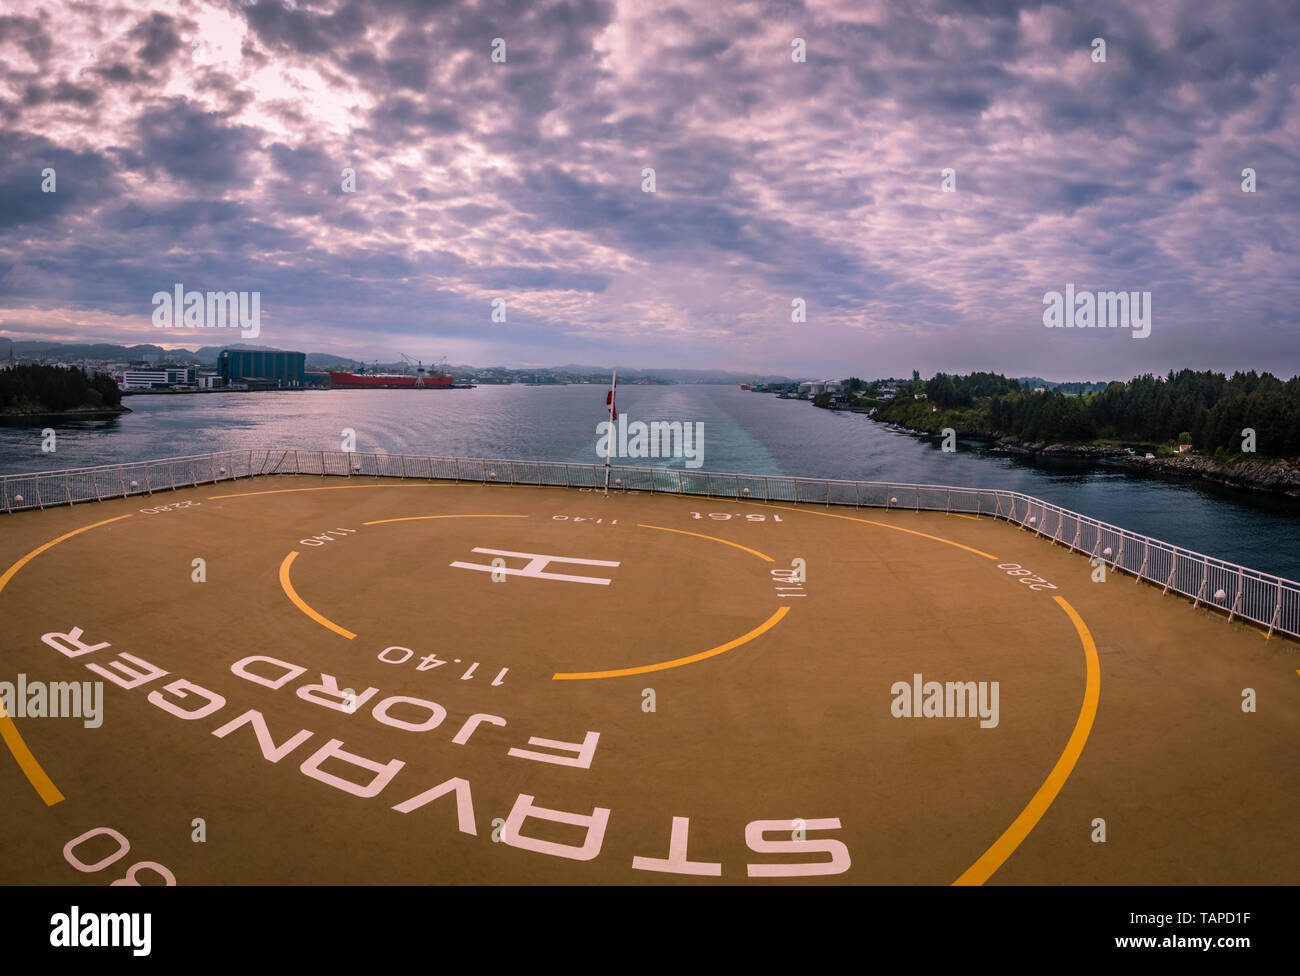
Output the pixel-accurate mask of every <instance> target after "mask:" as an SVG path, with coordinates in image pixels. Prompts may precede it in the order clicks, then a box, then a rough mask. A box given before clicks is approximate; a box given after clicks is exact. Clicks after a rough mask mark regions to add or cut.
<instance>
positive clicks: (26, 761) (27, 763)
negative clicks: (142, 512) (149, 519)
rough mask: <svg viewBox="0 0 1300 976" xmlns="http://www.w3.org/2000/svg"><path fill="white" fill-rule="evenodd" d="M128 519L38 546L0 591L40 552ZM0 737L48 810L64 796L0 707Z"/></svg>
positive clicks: (13, 568)
mask: <svg viewBox="0 0 1300 976" xmlns="http://www.w3.org/2000/svg"><path fill="white" fill-rule="evenodd" d="M129 518H131V514H127V515H119V516H117V517H116V518H111V519H104V521H102V522H94V523H92V524H90V525H83V526H82V527H81V528H79V529H73V530H72V531H71V532H65V533H64V534H63V535H61V536H59V537H58V538H57V539H52V540H50V541H49V542H47V543H45V545H43V546H37V547H36V548H35V549H33V550H32V551H31V552H29V553H28V554H27V555H25V556H22V557H21V558H19V559H18V561H17V562H15V563H14V564H13V565H12V566H10V567H9V568H8V569H6V570H5V572H4V575H3V576H0V592H3V591H4V588H5V587H6V586H8V585H9V581H10V580H11V579H13V578H14V577H15V576H16V575H18V570H20V569H22V568H23V567H24V566H26V565H27V564H28V563H29V562H31V561H32V560H33V559H35V558H36V557H37V556H39V555H40V554H41V553H43V552H45V550H47V549H53V548H54V547H55V546H57V545H58V544H59V543H60V542H63V541H64V540H65V539H71V538H72V537H73V536H74V535H80V534H81V533H82V532H88V531H90V530H91V529H97V528H99V527H100V526H101V525H108V524H109V523H110V522H120V521H121V520H122V519H129ZM0 738H3V739H4V740H5V745H6V746H8V747H9V752H10V753H12V754H13V757H14V760H15V761H16V762H17V763H18V768H19V769H21V770H22V771H23V775H24V776H26V777H27V782H29V783H31V784H32V786H33V787H34V788H35V790H36V792H37V793H39V794H40V797H41V799H42V800H44V801H45V805H46V806H47V807H52V806H54V804H56V803H58V802H59V801H61V800H62V799H63V798H64V797H63V794H62V793H60V792H59V788H58V787H57V786H55V785H54V782H53V781H52V780H51V779H50V778H49V776H47V775H46V774H45V770H43V769H42V768H41V764H40V763H39V762H37V761H36V757H35V756H33V755H32V751H31V750H30V749H28V748H27V743H26V742H24V741H23V737H22V736H21V735H19V734H18V726H16V725H14V720H13V719H12V718H10V717H9V715H8V714H7V713H6V712H5V710H4V706H3V705H0Z"/></svg>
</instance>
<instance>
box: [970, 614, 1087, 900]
mask: <svg viewBox="0 0 1300 976" xmlns="http://www.w3.org/2000/svg"><path fill="white" fill-rule="evenodd" d="M1052 599H1053V600H1055V601H1056V602H1057V603H1058V604H1060V607H1061V609H1062V610H1064V611H1065V612H1066V614H1067V615H1068V616H1069V618H1070V622H1071V623H1073V624H1074V629H1075V630H1076V631H1078V633H1079V640H1080V641H1081V642H1082V644H1083V656H1084V661H1085V662H1086V666H1087V671H1088V679H1087V684H1086V685H1085V686H1084V689H1083V705H1082V707H1081V708H1080V709H1079V717H1078V719H1077V720H1076V721H1075V723H1074V731H1073V732H1071V733H1070V740H1069V741H1068V742H1067V743H1066V744H1065V751H1064V752H1062V753H1061V757H1060V758H1059V759H1057V760H1056V765H1055V766H1053V767H1052V771H1051V772H1050V773H1048V774H1047V779H1045V780H1044V781H1043V785H1042V786H1040V787H1039V788H1038V792H1037V793H1035V794H1034V795H1033V797H1032V798H1031V799H1030V801H1029V803H1027V804H1026V805H1025V808H1024V809H1023V810H1021V811H1020V816H1018V817H1016V819H1015V820H1013V821H1011V826H1010V827H1008V828H1007V829H1006V830H1004V831H1003V832H1002V836H1001V837H999V838H998V839H997V840H995V841H994V842H993V846H992V847H990V848H989V849H988V850H987V851H985V852H984V853H983V854H981V855H980V858H979V860H978V861H976V862H975V863H974V864H972V865H971V866H970V867H968V868H967V869H966V870H965V872H963V873H962V876H961V877H960V878H958V879H957V880H956V881H954V882H953V884H954V885H982V884H983V883H984V882H986V881H987V880H988V879H989V878H990V877H992V876H993V872H994V871H996V870H997V869H998V868H1000V867H1002V865H1003V864H1004V863H1005V862H1006V860H1007V858H1009V857H1010V856H1011V855H1012V854H1013V853H1014V852H1015V850H1016V848H1017V847H1019V846H1020V843H1021V841H1023V840H1024V839H1025V838H1026V837H1028V836H1029V832H1030V831H1031V830H1033V829H1034V827H1035V826H1037V824H1038V821H1039V820H1041V819H1042V817H1043V814H1045V813H1046V812H1047V808H1048V807H1050V806H1051V805H1052V801H1053V800H1055V799H1056V795H1057V794H1058V793H1060V792H1061V787H1062V786H1064V785H1065V781H1066V780H1067V779H1069V778H1070V773H1071V772H1073V770H1074V764H1075V763H1077V762H1078V761H1079V756H1081V755H1082V754H1083V747H1084V746H1085V745H1086V744H1087V742H1088V734H1089V733H1090V732H1091V731H1092V723H1093V720H1094V719H1095V718H1096V717H1097V703H1098V701H1099V700H1100V698H1101V662H1100V660H1098V658H1097V645H1096V644H1095V643H1093V640H1092V634H1091V633H1089V631H1088V625H1087V624H1085V623H1084V622H1083V618H1082V617H1080V616H1079V614H1078V613H1077V612H1076V611H1075V609H1074V607H1072V606H1070V604H1069V603H1067V602H1066V600H1065V598H1064V597H1060V596H1054V597H1052Z"/></svg>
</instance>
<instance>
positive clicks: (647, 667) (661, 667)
mask: <svg viewBox="0 0 1300 976" xmlns="http://www.w3.org/2000/svg"><path fill="white" fill-rule="evenodd" d="M637 528H639V529H658V530H659V531H660V532H676V533H677V534H678V535H693V536H695V538H697V539H708V540H709V541H710V542H721V543H722V544H723V545H724V546H731V547H732V548H734V549H743V550H744V551H745V552H747V553H749V554H750V555H751V556H757V557H758V558H759V559H763V560H766V561H767V562H769V563H772V562H776V560H775V559H773V558H772V557H771V556H765V555H764V554H763V553H761V552H759V551H758V550H757V549H750V548H749V547H748V546H742V545H741V544H740V543H738V542H729V541H727V540H726V539H719V538H718V537H717V536H712V535H704V534H703V533H701V532H687V531H686V530H685V529H669V528H665V527H664V526H662V525H645V524H644V523H641V522H638V523H637ZM789 612H790V608H789V607H781V608H780V609H779V610H777V611H776V613H774V614H772V616H770V617H768V618H767V619H766V620H765V621H763V622H762V623H761V624H759V625H758V626H757V627H755V628H754V629H753V630H751V631H750V632H749V633H748V634H744V635H742V636H740V637H737V638H736V639H735V640H730V641H727V643H725V644H719V645H718V646H717V647H713V648H710V649H709V650H707V651H700V653H698V654H691V655H689V656H687V657H679V658H675V659H673V660H671V661H661V662H660V663H658V664H643V665H640V666H639V667H635V668H618V669H617V670H614V671H561V672H559V673H557V674H553V675H551V680H552V681H584V680H588V679H593V678H622V677H625V676H626V675H629V674H646V673H648V672H650V671H666V670H668V669H669V668H680V667H682V666H683V665H685V664H694V663H695V662H696V661H703V660H704V659H705V658H710V657H716V656H717V655H719V654H725V653H726V652H727V651H730V650H732V649H733V648H737V647H739V646H740V645H741V644H745V643H748V642H749V641H752V640H753V639H754V638H755V637H760V636H762V635H763V634H766V633H767V632H768V631H769V630H771V629H772V628H773V627H775V626H776V625H777V624H778V623H780V622H781V619H782V618H783V617H784V616H785V615H786V614H787V613H789Z"/></svg>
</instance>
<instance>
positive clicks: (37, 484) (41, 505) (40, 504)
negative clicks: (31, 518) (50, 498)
mask: <svg viewBox="0 0 1300 976" xmlns="http://www.w3.org/2000/svg"><path fill="white" fill-rule="evenodd" d="M32 484H33V487H35V489H36V507H37V508H39V509H40V510H41V511H45V503H44V502H42V501H41V476H40V475H39V474H38V475H37V476H36V477H35V478H33V479H32Z"/></svg>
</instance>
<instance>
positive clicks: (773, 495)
mask: <svg viewBox="0 0 1300 976" xmlns="http://www.w3.org/2000/svg"><path fill="white" fill-rule="evenodd" d="M273 474H275V475H282V474H314V475H337V476H346V477H350V476H352V475H354V474H355V475H358V476H372V477H395V478H428V479H437V480H449V481H451V480H454V481H468V482H478V483H485V484H491V483H494V482H499V483H501V484H522V485H556V486H569V487H581V488H598V487H601V486H602V485H603V484H604V477H605V467H604V465H603V464H582V463H566V462H563V461H523V460H503V459H491V458H454V457H431V456H424V455H411V454H360V453H350V452H344V451H304V450H295V449H292V448H288V449H281V448H275V449H273V450H256V451H222V452H218V453H214V454H196V455H193V456H190V457H178V458H163V459H161V460H156V461H138V462H133V463H128V464H105V465H100V466H98V467H93V468H74V469H70V470H64V471H45V472H39V473H35V474H12V475H0V510H3V511H4V512H6V513H12V512H16V511H19V510H23V509H33V508H36V509H39V508H48V507H50V506H52V505H70V504H74V503H76V502H84V501H103V500H104V499H106V498H122V497H127V496H131V495H146V494H153V493H154V492H156V491H162V490H172V489H175V488H184V487H190V486H193V485H201V484H215V483H217V482H220V481H232V480H235V479H238V478H251V477H258V476H261V475H273ZM610 485H611V487H613V488H615V489H616V490H619V491H650V492H669V493H673V494H683V495H707V496H709V497H719V498H736V499H752V500H755V501H783V502H794V503H815V504H823V505H852V506H854V507H869V508H910V509H915V510H916V511H922V510H924V511H945V512H961V513H965V514H971V515H988V516H991V517H994V518H1000V519H1005V520H1006V521H1008V522H1012V523H1015V524H1016V525H1019V526H1021V527H1023V528H1024V529H1026V530H1031V531H1033V532H1034V534H1035V535H1040V536H1042V537H1044V538H1046V539H1049V540H1050V541H1051V542H1053V543H1059V544H1061V545H1064V546H1067V547H1068V548H1069V549H1071V550H1073V551H1075V552H1082V553H1085V554H1086V555H1088V556H1089V558H1091V559H1098V560H1101V561H1103V562H1105V563H1106V565H1107V566H1108V567H1110V569H1112V570H1122V571H1124V572H1126V573H1130V574H1132V575H1133V576H1134V577H1135V578H1136V579H1138V580H1147V581H1148V582H1150V583H1154V584H1155V585H1157V586H1159V587H1161V588H1162V590H1163V591H1164V592H1166V593H1168V592H1170V591H1173V592H1175V593H1179V594H1182V595H1183V596H1187V597H1190V598H1191V599H1192V601H1193V603H1194V604H1195V605H1197V606H1200V605H1202V604H1204V605H1206V606H1212V607H1216V608H1218V609H1220V610H1223V611H1225V612H1226V613H1227V614H1228V619H1229V620H1232V619H1235V618H1238V617H1240V618H1242V619H1244V620H1250V621H1253V622H1254V623H1257V624H1260V625H1262V626H1265V627H1267V628H1268V633H1269V634H1270V635H1272V634H1273V633H1274V632H1282V633H1285V634H1290V635H1291V636H1293V637H1300V584H1297V583H1295V582H1293V581H1292V580H1288V579H1283V578H1281V577H1279V576H1272V575H1269V574H1268V573H1262V572H1259V571H1258V570H1254V569H1249V568H1247V567H1245V566H1238V565H1237V564H1235V563H1229V562H1225V561H1223V560H1221V559H1215V558H1214V557H1213V556H1206V555H1203V554H1201V553H1198V552H1193V551H1191V550H1190V549H1183V548H1181V547H1179V546H1175V545H1171V544H1169V543H1167V542H1161V541H1160V540H1159V539H1153V538H1151V537H1149V536H1145V535H1141V534H1139V533H1137V532H1130V531H1129V530H1127V529H1121V528H1119V527H1117V526H1114V525H1109V524H1107V523H1105V522H1101V521H1098V520H1097V519H1094V518H1089V517H1088V516H1086V515H1080V514H1078V513H1077V512H1071V511H1069V510H1068V509H1064V508H1061V507H1060V506H1058V505H1053V504H1051V503H1049V502H1045V501H1042V500H1041V499H1038V498H1034V497H1032V496H1030V495H1025V494H1022V493H1020V492H1017V491H1002V490H1001V489H996V488H956V487H950V486H947V485H909V484H896V483H893V482H870V481H836V480H828V479H824V478H795V477H787V476H768V475H751V474H726V473H719V472H711V471H692V470H683V469H667V468H643V467H625V466H622V465H615V466H611V468H610Z"/></svg>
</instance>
